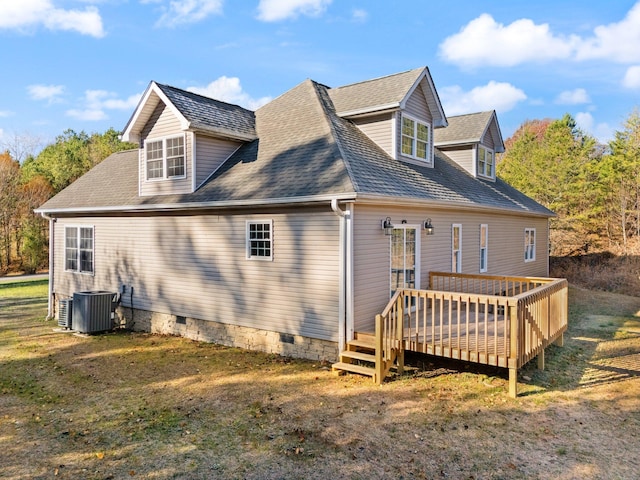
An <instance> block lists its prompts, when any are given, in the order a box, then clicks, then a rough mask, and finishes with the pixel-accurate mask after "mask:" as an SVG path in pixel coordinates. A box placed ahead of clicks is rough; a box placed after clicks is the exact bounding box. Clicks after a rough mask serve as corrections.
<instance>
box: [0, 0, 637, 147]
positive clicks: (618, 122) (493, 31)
mask: <svg viewBox="0 0 640 480" xmlns="http://www.w3.org/2000/svg"><path fill="white" fill-rule="evenodd" d="M422 66H427V67H429V70H430V73H431V76H432V77H433V80H434V83H435V86H436V90H437V91H438V93H439V96H440V100H441V102H442V104H443V107H444V111H445V114H446V115H448V116H453V115H459V114H463V113H472V112H478V111H485V110H492V109H495V110H496V111H497V113H498V120H499V123H500V126H501V129H502V133H503V137H504V138H505V139H507V138H508V137H509V136H510V135H512V134H513V132H514V131H515V130H516V129H517V128H518V127H519V126H520V125H521V124H522V123H523V122H524V121H526V120H533V119H543V118H561V117H562V116H563V115H564V114H565V113H569V114H571V115H572V116H573V117H574V118H575V119H576V121H577V123H578V126H579V127H580V128H582V129H583V130H584V131H585V132H587V133H589V134H591V135H592V136H594V137H596V138H597V139H598V140H599V141H601V142H603V143H606V142H607V141H609V140H611V139H612V138H613V135H614V133H615V131H616V130H621V129H622V128H623V124H624V121H625V120H626V118H627V117H628V116H629V115H630V114H631V113H632V112H633V111H634V109H637V108H638V106H640V1H635V0H629V1H623V0H609V1H607V2H603V1H597V2H596V1H592V0H579V1H574V0H561V1H559V0H553V1H547V0H536V1H530V0H527V1H521V0H511V1H504V0H484V1H477V0H450V1H449V2H431V1H425V0H233V1H232V0H0V88H1V89H0V147H2V146H5V147H7V146H8V145H11V144H12V142H15V141H16V140H20V139H22V140H23V141H24V142H26V140H25V139H29V140H30V141H34V140H37V142H34V143H35V144H37V145H39V147H40V148H42V146H44V145H45V144H47V143H50V142H52V141H54V140H55V138H56V136H58V135H61V134H62V133H63V132H64V131H65V130H67V129H73V130H74V131H76V132H80V131H85V132H86V133H93V132H98V133H102V132H104V131H105V130H107V129H108V128H110V127H113V128H115V129H116V130H118V131H121V130H123V129H124V127H125V125H126V123H127V121H128V120H129V118H130V116H131V115H132V114H133V112H134V110H135V108H136V105H137V103H138V101H139V99H140V97H141V95H142V94H143V92H144V91H145V89H146V88H147V86H148V85H149V82H150V81H152V80H153V81H156V82H159V83H163V84H168V85H172V86H175V87H179V88H183V89H186V90H190V91H194V92H197V93H201V94H203V95H207V96H211V97H214V98H217V99H219V100H223V101H227V102H229V103H234V104H238V105H242V106H244V107H246V108H250V109H256V108H259V107H260V106H261V105H263V104H264V103H266V102H268V101H269V100H271V99H273V98H275V97H277V96H279V95H281V94H282V93H284V92H285V91H287V90H288V89H290V88H292V87H294V86H296V85H297V84H299V83H301V82H303V81H304V80H305V79H307V78H310V79H312V80H315V81H317V82H319V83H322V84H324V85H327V86H330V87H337V86H341V85H346V84H350V83H355V82H359V81H362V80H367V79H372V78H377V77H381V76H385V75H389V74H393V73H398V72H403V71H406V70H410V69H413V68H417V67H422ZM34 148H36V147H34ZM34 153H35V152H34Z"/></svg>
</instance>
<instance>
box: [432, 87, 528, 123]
mask: <svg viewBox="0 0 640 480" xmlns="http://www.w3.org/2000/svg"><path fill="white" fill-rule="evenodd" d="M526 98H527V96H526V95H525V93H524V92H523V91H522V90H520V89H519V88H516V87H514V86H513V85H511V84H510V83H505V82H495V81H493V80H492V81H490V82H489V83H488V84H487V85H484V86H480V87H475V88H473V89H472V90H469V91H468V92H465V91H463V90H462V88H461V87H459V86H458V85H454V86H450V87H444V88H442V89H440V99H441V100H442V104H443V107H444V111H445V113H446V114H447V115H460V114H464V113H474V112H482V111H487V110H494V109H495V110H497V111H499V112H507V111H509V110H511V109H512V108H513V107H515V105H516V104H517V103H518V102H521V101H523V100H526Z"/></svg>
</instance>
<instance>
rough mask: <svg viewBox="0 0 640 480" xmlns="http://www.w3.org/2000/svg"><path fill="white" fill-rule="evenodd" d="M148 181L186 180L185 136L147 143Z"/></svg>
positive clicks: (145, 146)
mask: <svg viewBox="0 0 640 480" xmlns="http://www.w3.org/2000/svg"><path fill="white" fill-rule="evenodd" d="M144 148H145V157H146V167H147V180H162V179H167V178H184V176H185V173H186V167H185V153H184V135H179V136H175V137H166V138H160V139H155V140H147V141H145V145H144Z"/></svg>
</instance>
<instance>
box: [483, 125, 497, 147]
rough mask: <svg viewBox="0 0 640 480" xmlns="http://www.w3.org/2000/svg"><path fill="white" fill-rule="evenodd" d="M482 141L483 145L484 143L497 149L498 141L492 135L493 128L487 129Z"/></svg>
mask: <svg viewBox="0 0 640 480" xmlns="http://www.w3.org/2000/svg"><path fill="white" fill-rule="evenodd" d="M480 143H482V145H484V146H485V147H487V148H490V149H491V150H495V148H496V142H495V140H494V138H493V135H491V128H488V129H487V131H486V132H485V134H484V136H483V137H482V141H481V142H480Z"/></svg>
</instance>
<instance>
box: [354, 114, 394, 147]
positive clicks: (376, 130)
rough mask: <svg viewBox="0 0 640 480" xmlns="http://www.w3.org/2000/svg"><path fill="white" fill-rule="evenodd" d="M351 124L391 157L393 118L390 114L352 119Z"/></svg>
mask: <svg viewBox="0 0 640 480" xmlns="http://www.w3.org/2000/svg"><path fill="white" fill-rule="evenodd" d="M353 122H354V123H355V124H356V125H357V127H358V128H359V129H360V130H362V132H363V133H364V134H365V135H366V136H367V137H369V138H370V139H371V140H373V141H374V142H375V143H376V144H378V146H379V147H380V148H382V149H383V150H384V151H385V152H387V153H388V154H389V155H391V156H393V116H392V115H391V114H384V115H376V116H374V117H366V118H360V119H354V120H353Z"/></svg>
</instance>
